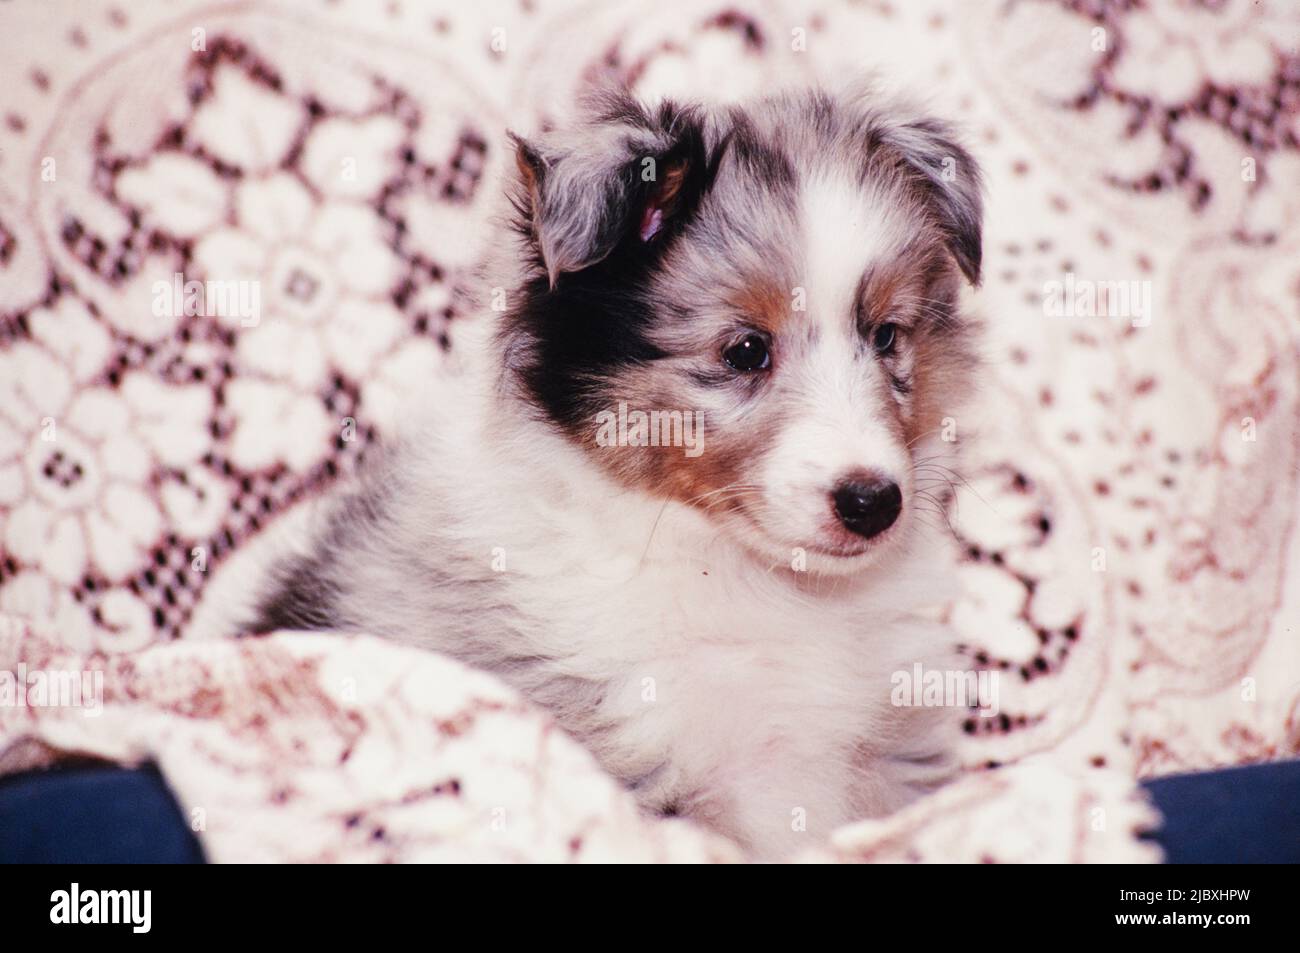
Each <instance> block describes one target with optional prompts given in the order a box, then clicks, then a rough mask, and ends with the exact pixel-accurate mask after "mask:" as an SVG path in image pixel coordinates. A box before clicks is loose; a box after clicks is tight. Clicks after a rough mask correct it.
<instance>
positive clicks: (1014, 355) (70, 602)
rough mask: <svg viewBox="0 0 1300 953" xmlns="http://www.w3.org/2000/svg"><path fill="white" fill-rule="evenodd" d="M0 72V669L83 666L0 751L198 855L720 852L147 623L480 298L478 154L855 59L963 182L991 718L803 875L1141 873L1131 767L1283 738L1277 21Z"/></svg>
mask: <svg viewBox="0 0 1300 953" xmlns="http://www.w3.org/2000/svg"><path fill="white" fill-rule="evenodd" d="M0 49H3V52H4V54H5V55H4V57H3V62H0V73H2V74H3V79H4V87H5V89H6V95H5V101H4V106H3V107H2V111H3V116H0V172H2V173H3V174H0V613H3V615H2V616H0V620H3V622H4V624H3V625H0V669H3V670H6V671H9V672H11V673H12V672H18V671H19V669H20V667H21V668H22V669H23V670H24V671H27V672H32V671H56V670H58V671H65V670H66V671H83V670H86V671H98V672H100V673H102V678H103V699H102V701H103V706H102V713H101V714H99V715H98V716H93V715H92V716H88V715H87V713H86V712H85V711H84V710H78V709H75V708H68V707H39V706H34V705H27V706H22V705H19V704H4V705H0V770H5V771H14V770H20V769H24V768H30V767H33V766H40V765H46V764H49V763H52V762H55V761H57V760H59V759H62V758H68V757H87V756H89V757H99V758H108V759H114V760H119V761H123V762H137V761H140V760H145V759H151V760H154V761H156V762H158V764H159V765H160V767H161V768H162V770H163V772H164V774H165V776H166V777H167V779H168V781H169V783H170V784H171V785H172V786H173V788H174V789H175V790H176V792H177V794H178V797H179V798H180V800H181V802H182V804H183V806H184V807H185V809H186V810H187V811H189V812H190V816H191V818H192V819H193V823H194V826H195V828H196V830H199V831H200V836H201V838H202V839H203V842H204V845H205V847H206V848H207V850H208V851H209V853H210V855H211V856H212V857H214V858H216V859H229V860H243V859H256V860H290V859H292V860H429V859H468V858H475V859H527V860H558V859H568V858H574V859H597V860H600V859H633V860H655V859H659V860H667V859H673V860H726V859H735V858H736V857H737V856H738V855H737V854H736V852H735V851H734V849H733V848H732V847H731V846H730V845H727V844H725V843H723V842H721V841H720V840H718V839H717V838H714V837H711V836H709V835H705V834H701V833H699V832H697V831H694V830H693V829H691V828H690V827H689V826H688V825H685V824H684V823H682V822H679V821H670V820H651V819H647V818H642V817H639V816H638V815H637V814H636V811H635V810H634V808H633V807H632V806H631V801H630V799H629V798H628V797H627V796H626V795H625V794H623V793H622V792H620V791H619V790H617V788H616V786H615V785H613V784H612V782H610V781H608V780H607V779H605V778H604V777H602V776H601V775H600V773H599V771H598V769H597V768H596V767H595V765H594V763H593V762H592V761H591V759H590V758H589V757H588V756H587V755H586V754H585V752H583V751H581V750H580V749H579V748H577V746H575V745H574V744H573V743H572V742H571V741H570V740H568V739H567V738H566V737H564V736H563V735H561V734H559V733H558V732H557V731H556V730H555V729H554V728H553V727H552V726H551V724H550V722H549V721H548V720H547V719H546V717H545V716H544V715H542V714H541V713H539V712H537V711H535V710H533V709H531V708H530V707H529V706H528V705H527V704H525V703H523V702H522V701H520V700H519V699H517V698H515V697H514V696H513V695H512V694H511V693H510V692H509V691H508V690H506V689H505V688H504V687H502V686H500V685H498V684H496V683H495V682H494V681H493V680H492V679H491V678H489V677H487V676H485V675H481V674H477V673H472V672H469V671H467V670H465V669H463V668H462V667H460V666H459V665H456V664H455V663H453V662H451V661H449V660H446V659H441V658H438V657H436V656H432V655H428V654H421V653H416V652H413V651H411V650H404V649H399V648H396V647H393V646H390V645H387V644H384V643H380V642H377V641H375V640H372V639H368V638H363V637H348V638H345V637H340V638H337V639H321V638H319V637H317V638H308V637H305V636H295V635H289V634H285V635H277V636H273V637H270V638H267V639H264V640H257V641H242V642H239V643H223V642H207V641H196V640H193V639H187V638H186V635H187V630H188V628H189V626H190V624H191V621H192V620H193V619H194V617H195V615H196V613H198V612H200V611H202V606H203V600H204V598H205V593H207V592H209V591H210V590H212V589H214V588H215V587H214V586H211V585H209V582H210V581H213V580H214V577H218V576H220V575H221V574H222V573H223V570H226V569H227V568H228V567H229V566H230V565H231V562H232V558H233V557H234V555H235V554H237V553H238V554H241V556H246V558H247V559H250V560H253V561H254V562H255V561H256V555H255V547H252V546H250V544H251V543H252V542H253V541H255V540H256V539H257V538H258V537H259V535H260V534H262V533H263V532H264V531H265V530H266V528H267V527H269V526H271V525H272V524H274V523H275V522H276V520H277V519H279V518H280V517H281V516H282V515H284V514H287V513H290V512H292V511H293V508H294V507H295V506H296V505H297V504H299V503H301V502H303V501H305V500H308V499H310V498H312V497H315V496H317V495H319V494H320V493H321V492H322V491H324V490H326V489H328V488H329V487H330V486H331V485H332V484H333V483H335V482H336V481H337V480H339V479H343V478H346V477H347V475H348V474H350V473H352V472H353V471H354V470H355V469H356V467H357V466H358V465H359V464H360V463H361V462H362V461H363V460H364V458H365V455H366V452H367V450H368V449H369V448H371V447H373V446H374V445H376V444H377V443H382V442H383V441H384V440H385V439H386V438H390V437H391V436H392V435H393V434H395V433H396V432H398V431H399V430H400V429H401V428H402V427H403V426H404V424H405V423H406V422H407V421H408V420H409V418H410V417H411V416H412V413H413V411H412V406H413V395H414V394H415V393H416V389H417V388H418V387H419V386H420V385H421V383H422V382H425V381H427V380H429V379H430V378H433V377H436V376H437V375H438V373H439V371H440V369H441V368H442V367H443V366H444V365H445V363H446V362H447V361H448V360H451V359H453V357H454V354H455V351H456V347H455V340H456V334H457V328H458V327H460V326H462V325H465V324H468V323H472V322H475V321H477V320H480V319H479V318H477V317H476V315H478V314H480V313H482V312H484V311H485V310H486V309H487V308H488V307H489V305H490V302H489V294H490V289H485V288H483V287H480V286H478V285H477V284H476V283H475V279H474V269H475V265H476V264H478V263H479V262H480V261H481V260H482V258H483V256H484V254H485V253H486V250H487V249H486V247H485V242H486V241H487V240H488V237H489V235H490V231H489V217H490V215H491V213H492V211H493V210H494V209H495V208H497V207H498V206H497V198H498V191H499V180H500V176H501V175H502V174H503V170H504V168H505V167H504V165H503V160H504V159H505V157H506V153H505V150H504V149H503V134H504V131H505V130H506V129H507V128H516V129H519V130H521V131H528V130H533V129H537V128H539V127H542V126H544V125H545V124H547V123H553V122H555V121H556V120H558V119H560V118H562V116H563V115H564V113H565V112H566V110H567V109H569V108H570V104H572V103H573V102H574V100H575V97H576V96H577V95H578V94H579V93H580V92H581V91H582V90H583V89H584V88H587V87H589V86H591V85H592V84H595V83H600V82H604V81H606V80H608V79H610V78H615V79H618V80H621V81H623V82H626V83H629V84H631V85H632V86H633V87H634V88H636V89H637V90H638V91H640V92H641V93H643V94H645V95H646V96H658V95H676V96H684V97H692V96H700V95H706V96H708V97H710V98H724V99H729V98H740V97H743V96H746V95H749V94H752V93H755V92H758V91H762V90H767V89H771V88H774V87H776V86H779V85H793V84H802V83H808V82H812V81H821V82H825V83H830V84H838V83H841V82H843V81H844V80H846V79H848V78H851V77H854V76H859V75H861V74H862V73H863V72H865V71H871V70H874V71H878V72H879V74H880V75H881V76H882V77H883V78H884V81H885V82H886V83H887V84H889V85H895V84H896V85H901V86H904V87H906V88H909V89H912V90H918V91H921V92H922V93H924V94H926V95H928V96H929V97H930V98H931V99H932V100H933V105H934V107H935V108H936V109H937V110H938V111H940V112H943V113H946V114H948V115H952V116H955V117H957V118H958V119H959V120H960V121H961V122H962V123H963V124H964V126H965V128H966V131H967V137H968V140H969V142H970V143H971V145H972V146H973V148H974V151H975V153H976V155H977V156H978V158H979V159H980V160H981V162H982V164H983V166H984V168H985V170H986V174H987V180H988V181H987V189H988V214H987V224H986V231H985V263H986V277H985V282H984V286H983V287H982V289H981V290H980V291H979V292H978V293H977V294H976V295H974V296H973V297H972V301H971V307H972V309H973V310H974V312H975V313H976V314H978V315H980V316H981V318H982V319H983V321H984V323H985V325H986V328H987V346H986V358H987V375H986V377H987V386H986V388H985V390H984V392H983V394H982V395H981V397H980V399H979V401H978V402H977V404H976V406H974V407H972V408H971V409H970V410H968V411H967V412H964V413H963V414H962V415H960V416H958V417H957V418H956V419H955V421H954V423H955V428H956V431H957V433H956V436H957V439H958V444H959V447H960V448H961V454H962V457H963V459H964V467H963V473H964V479H963V480H961V481H955V482H954V483H953V485H952V488H951V489H952V493H951V499H950V505H949V507H948V512H947V514H946V516H947V519H948V520H949V521H950V522H951V524H952V526H953V529H954V531H955V540H956V542H955V543H954V545H957V546H959V547H960V550H961V553H962V569H961V572H962V591H963V595H962V596H961V598H959V599H958V600H957V601H956V602H955V603H954V604H953V605H952V606H951V607H950V609H949V616H950V620H951V622H952V624H953V627H954V630H955V631H956V633H957V637H958V638H959V639H960V641H961V650H962V651H963V652H964V653H966V654H967V655H968V656H969V658H970V659H971V664H972V665H973V666H980V667H986V668H989V669H991V670H992V671H995V672H997V673H998V674H999V686H1000V693H999V695H1000V697H999V712H998V714H997V715H996V716H995V717H991V718H986V717H982V716H981V715H979V714H977V713H972V715H971V717H970V718H969V719H968V720H967V722H966V724H965V726H964V727H965V731H964V733H963V734H962V736H961V737H960V738H958V739H956V740H957V743H958V745H959V746H960V750H961V751H962V754H963V758H964V761H965V763H966V765H967V766H968V772H967V773H966V775H965V776H964V777H963V779H962V780H961V781H960V782H959V783H957V784H955V785H953V786H951V787H950V788H948V789H946V790H944V791H943V792H941V793H939V794H938V795H936V796H935V797H933V798H931V799H929V800H927V801H925V802H922V803H920V804H918V805H916V806H914V807H913V808H911V809H909V810H907V811H904V812H903V813H901V814H899V815H897V816H895V817H893V818H889V819H887V820H883V821H870V822H864V823H862V824H859V825H856V826H853V827H850V828H846V829H844V830H842V831H840V832H838V833H837V834H836V835H835V836H834V838H832V840H831V842H830V843H809V844H808V847H807V852H806V857H807V858H809V859H829V860H970V861H988V860H1039V861H1044V860H1047V861H1065V860H1107V861H1128V860H1150V859H1155V858H1156V856H1157V855H1156V852H1155V851H1154V849H1153V848H1151V847H1149V846H1148V845H1147V844H1145V843H1144V842H1143V841H1141V840H1139V839H1138V836H1137V835H1138V833H1139V831H1140V830H1141V829H1143V828H1145V827H1149V826H1151V825H1152V824H1154V823H1156V818H1155V817H1154V815H1153V813H1152V812H1151V810H1150V809H1149V808H1148V807H1147V806H1146V805H1145V804H1144V802H1143V801H1142V800H1141V798H1140V797H1139V795H1138V793H1137V790H1138V789H1137V787H1136V781H1137V779H1139V778H1142V777H1149V776H1153V775H1158V774H1164V773H1170V772H1176V771H1183V770H1192V769H1199V768H1207V767H1212V766H1219V765H1228V764H1238V763H1244V762H1250V761H1259V760H1266V759H1274V758H1283V757H1288V756H1295V755H1296V754H1298V753H1300V633H1298V632H1297V627H1298V626H1300V621H1298V620H1300V584H1297V573H1300V568H1298V567H1297V561H1298V560H1300V542H1297V536H1296V533H1295V530H1294V527H1295V521H1296V507H1297V502H1298V500H1300V497H1298V489H1300V488H1298V487H1297V481H1298V480H1300V427H1298V426H1297V421H1298V418H1300V349H1298V347H1297V342H1298V340H1300V7H1297V6H1296V5H1295V4H1294V3H1291V2H1287V0H1266V2H1249V0H1241V2H1234V0H1216V2H1210V0H1202V2H1194V0H1163V2H1157V0H1018V2H1011V3H1006V2H1002V0H976V2H962V3H957V2H941V0H919V2H908V3H889V2H868V0H862V2H856V3H851V2H821V3H819V2H811V3H794V2H777V0H771V2H758V0H756V2H740V0H736V2H731V3H728V2H714V0H704V2H695V0H659V2H656V3H654V4H652V5H646V4H640V3H604V2H595V0H593V2H574V0H509V2H506V0H494V2H486V3H475V4H461V3H453V2H451V0H425V2H416V0H390V2H387V3H378V2H361V0H334V2H331V0H326V2H312V0H301V2H294V3H290V2H282V3H258V4H249V3H194V2H190V0H179V2H161V0H133V2H131V3H126V2H122V0H118V2H116V3H114V2H91V3H83V2H73V0H47V2H43V3H39V4H38V3H31V2H22V0H18V2H12V3H7V4H4V6H3V9H0ZM192 281H197V282H209V281H210V282H232V283H234V284H233V285H232V287H235V288H238V289H243V290H244V291H248V290H249V289H256V300H253V299H251V298H249V297H244V298H241V297H240V294H239V293H235V292H232V293H231V294H228V295H225V296H222V295H216V294H213V293H208V294H206V295H205V296H200V297H195V296H193V295H191V294H189V293H188V292H187V290H186V283H187V282H192ZM1094 292H1095V294H1094ZM1054 302H1055V305H1054ZM1057 305H1063V306H1057ZM250 554H251V555H250ZM2 687H3V686H0V688H2ZM4 697H5V696H4V695H3V693H2V692H0V701H2V700H3V699H4Z"/></svg>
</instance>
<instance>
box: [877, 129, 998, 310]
mask: <svg viewBox="0 0 1300 953" xmlns="http://www.w3.org/2000/svg"><path fill="white" fill-rule="evenodd" d="M874 131H875V133H876V135H877V136H878V137H879V140H882V141H883V142H884V143H886V144H887V145H888V146H890V147H891V149H892V151H894V152H895V153H896V154H897V155H898V156H899V157H900V158H901V160H902V162H903V163H904V165H905V167H906V169H907V170H908V172H909V175H908V178H909V179H910V180H911V182H912V184H913V187H914V188H916V189H918V190H919V192H920V194H921V198H922V201H923V202H924V203H925V205H926V206H927V207H928V208H929V209H930V211H931V213H932V214H933V215H934V217H935V221H936V222H937V223H938V225H939V227H940V228H941V229H942V230H943V233H944V242H945V244H946V246H947V248H948V251H949V252H950V253H951V254H952V256H953V259H954V260H955V261H956V262H957V267H959V268H960V269H961V272H962V274H963V275H965V276H966V279H967V280H968V281H969V282H970V283H971V284H972V285H978V284H979V283H980V263H981V260H982V259H983V247H984V244H983V221H984V200H983V177H982V176H981V174H980V169H979V165H978V164H977V163H976V162H975V159H974V157H973V156H972V155H971V154H970V153H969V152H968V151H967V150H966V149H965V148H964V147H963V146H962V145H961V143H960V142H959V141H958V139H957V136H956V134H955V133H954V132H953V130H952V128H951V127H950V126H949V125H948V124H947V123H944V122H941V121H940V120H937V119H930V118H921V119H916V120H913V121H911V122H902V123H889V124H888V125H886V126H883V127H878V128H877V129H876V130H874Z"/></svg>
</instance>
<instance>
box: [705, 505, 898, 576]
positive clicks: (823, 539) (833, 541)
mask: <svg viewBox="0 0 1300 953" xmlns="http://www.w3.org/2000/svg"><path fill="white" fill-rule="evenodd" d="M728 509H729V510H730V511H731V512H732V513H733V514H734V515H737V516H739V517H740V518H741V519H742V520H743V522H744V523H746V524H747V525H748V526H749V527H750V529H751V530H753V531H754V533H756V534H757V535H758V537H759V538H760V539H762V540H763V541H764V543H765V544H766V545H767V546H770V547H772V548H773V549H778V550H784V551H787V552H793V551H795V550H803V551H804V552H806V553H808V554H809V555H813V556H818V557H822V558H824V559H828V560H834V561H837V562H838V561H843V562H845V563H848V562H850V561H852V560H855V559H861V558H862V557H864V556H869V555H871V554H873V553H876V552H878V551H879V550H882V549H885V548H888V547H889V546H890V545H891V544H892V543H893V541H894V540H895V539H896V538H897V537H898V535H899V534H900V533H901V532H902V527H903V524H904V523H905V522H906V514H905V513H900V514H899V516H898V518H897V520H895V521H894V523H893V525H891V526H890V527H889V528H888V529H886V530H884V531H882V532H880V533H877V534H876V535H874V536H872V537H870V538H867V537H863V536H860V535H858V534H856V533H853V532H850V531H849V530H847V529H845V528H844V526H843V525H841V524H840V523H839V522H838V521H836V520H830V521H828V522H827V523H826V524H825V525H824V526H822V527H821V528H819V530H818V531H817V533H816V534H815V537H814V538H813V539H811V540H810V539H803V540H791V539H785V538H783V537H782V536H779V535H777V534H775V533H773V532H772V531H771V530H770V529H769V528H768V526H767V525H766V524H765V523H764V522H763V521H762V520H761V519H759V518H758V517H757V516H756V515H755V514H754V513H753V512H752V511H751V508H750V507H749V506H747V505H746V504H745V501H743V500H733V501H731V506H729V507H728Z"/></svg>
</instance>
